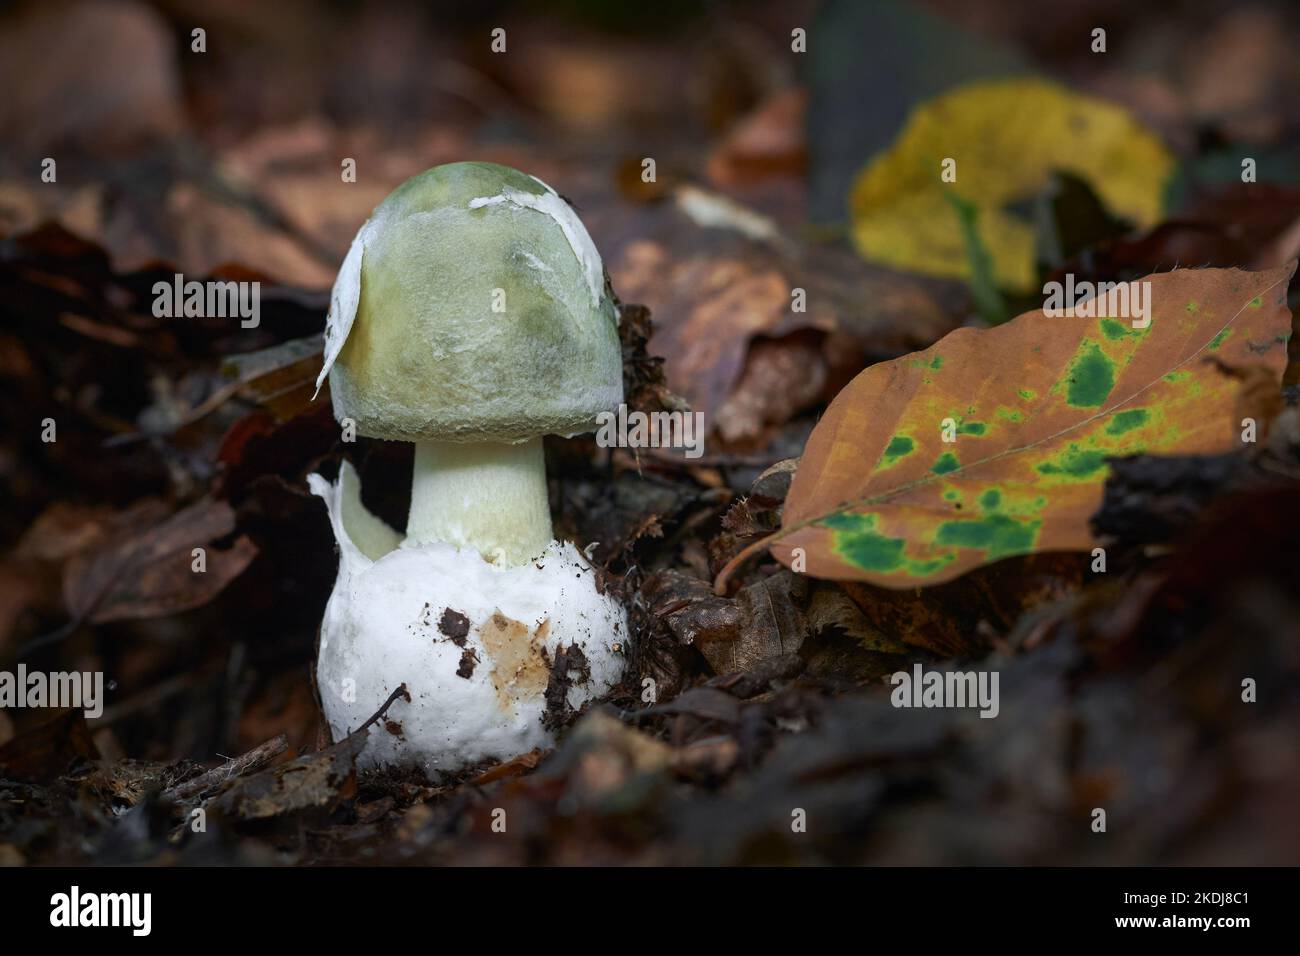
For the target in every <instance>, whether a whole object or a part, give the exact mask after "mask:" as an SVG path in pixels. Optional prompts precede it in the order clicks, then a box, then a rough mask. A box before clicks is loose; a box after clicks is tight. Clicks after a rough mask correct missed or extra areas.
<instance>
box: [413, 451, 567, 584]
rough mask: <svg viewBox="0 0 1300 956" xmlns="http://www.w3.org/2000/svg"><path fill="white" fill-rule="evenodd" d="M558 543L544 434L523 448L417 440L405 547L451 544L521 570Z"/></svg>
mask: <svg viewBox="0 0 1300 956" xmlns="http://www.w3.org/2000/svg"><path fill="white" fill-rule="evenodd" d="M551 540H552V533H551V507H550V502H549V500H548V498H547V494H546V458H545V456H544V455H543V453H542V439H541V437H540V436H539V437H537V438H530V439H529V440H528V441H525V442H520V443H519V444H517V445H509V444H505V443H502V442H463V443H462V442H446V441H422V442H416V444H415V470H414V475H413V477H412V481H411V514H410V517H409V519H408V520H407V524H406V540H405V541H404V542H403V544H404V545H415V546H418V545H422V544H431V543H433V542H435V541H443V542H446V543H448V544H452V545H455V546H456V547H458V548H466V547H472V548H474V549H476V550H477V551H478V552H479V553H480V554H482V555H483V557H484V558H486V559H487V560H489V561H493V562H495V563H498V564H503V565H505V566H508V567H516V566H518V565H521V564H525V563H527V562H528V561H529V560H531V559H532V558H535V557H537V556H538V555H539V554H541V553H542V552H543V551H545V550H546V548H547V546H548V545H550V543H551Z"/></svg>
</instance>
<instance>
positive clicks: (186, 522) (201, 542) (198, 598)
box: [63, 499, 257, 624]
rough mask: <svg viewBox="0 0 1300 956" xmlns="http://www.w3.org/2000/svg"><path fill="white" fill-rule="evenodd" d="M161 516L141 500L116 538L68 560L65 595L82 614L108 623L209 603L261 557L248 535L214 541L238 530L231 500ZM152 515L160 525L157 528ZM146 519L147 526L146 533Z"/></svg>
mask: <svg viewBox="0 0 1300 956" xmlns="http://www.w3.org/2000/svg"><path fill="white" fill-rule="evenodd" d="M159 517H160V516H159V515H158V509H157V507H155V503H153V502H145V503H143V504H142V505H138V506H136V507H135V508H132V509H131V510H130V511H128V512H126V513H124V515H123V521H122V523H121V524H122V527H121V530H120V531H119V532H118V535H117V536H116V538H115V539H114V540H113V541H112V542H110V543H109V544H108V545H107V546H105V547H104V548H101V549H99V550H97V551H95V552H92V553H90V554H86V555H77V556H76V557H75V558H73V559H72V560H71V561H69V562H68V565H67V567H66V569H65V570H64V578H63V596H64V602H65V603H66V604H67V606H68V613H69V614H70V615H72V617H73V618H74V619H77V620H86V621H89V622H91V623H94V624H102V623H104V622H106V621H117V620H123V619H127V618H140V617H158V616H161V615H165V614H175V613H177V612H179V611H187V610H190V609H191V608H196V607H201V606H202V605H204V604H206V603H207V602H208V601H210V600H212V599H213V598H214V597H216V596H217V594H219V593H220V592H221V590H222V589H223V588H224V587H225V586H226V585H227V584H229V583H230V582H231V581H233V580H234V579H235V578H237V577H238V576H239V575H240V574H241V573H243V571H244V569H245V568H246V567H248V565H249V563H250V562H251V561H252V560H253V558H254V557H255V556H256V555H257V547H256V545H254V544H253V542H252V541H251V540H250V539H249V538H248V537H246V536H243V535H241V536H240V537H238V538H237V539H235V542H234V544H233V545H231V546H230V547H229V548H226V549H218V548H215V547H213V546H212V543H213V542H214V541H216V540H218V539H220V538H223V537H225V536H226V535H229V534H230V533H231V532H232V531H234V528H235V514H234V511H233V510H231V507H230V505H228V504H226V503H225V502H224V501H212V500H210V499H205V500H203V501H199V502H197V503H195V504H193V505H191V506H190V507H188V508H185V509H183V510H181V511H179V512H177V513H176V514H174V515H172V516H171V517H170V518H167V519H166V520H161V521H159V520H158V519H159ZM151 520H152V521H153V522H157V523H153V524H152V526H149V524H150V521H151ZM141 524H143V525H145V526H146V527H147V530H145V531H143V532H141V531H139V530H138V525H141ZM133 525H135V526H133ZM195 548H204V549H205V552H206V553H205V557H204V561H205V563H206V570H204V571H201V572H200V571H195V570H194V560H195V558H194V555H193V550H194V549H195Z"/></svg>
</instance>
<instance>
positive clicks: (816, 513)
mask: <svg viewBox="0 0 1300 956" xmlns="http://www.w3.org/2000/svg"><path fill="white" fill-rule="evenodd" d="M1294 270H1295V264H1294V263H1292V264H1291V265H1290V266H1288V267H1286V268H1283V269H1277V270H1273V271H1271V272H1255V273H1251V272H1242V271H1239V270H1235V269H1233V270H1217V269H1214V270H1211V269H1207V270H1200V271H1193V270H1180V271H1177V272H1173V273H1167V274H1164V275H1156V276H1151V277H1149V278H1148V279H1146V280H1143V281H1144V282H1147V283H1149V285H1148V300H1147V301H1148V303H1149V305H1150V312H1149V315H1150V322H1149V325H1147V327H1145V328H1135V327H1134V324H1133V322H1131V321H1128V320H1125V321H1121V320H1119V319H1115V318H1109V317H1103V318H1095V317H1093V318H1081V317H1076V318H1066V317H1060V318H1057V317H1052V316H1049V315H1046V314H1044V313H1043V312H1042V311H1041V310H1040V311H1038V312H1029V313H1025V314H1024V315H1022V316H1020V317H1019V318H1017V319H1015V320H1014V321H1012V322H1009V323H1007V324H1006V325H1003V326H999V327H997V328H993V329H973V328H965V329H958V330H957V331H955V332H953V333H951V334H950V335H948V336H946V337H945V338H943V339H942V340H940V341H939V342H938V343H936V344H935V345H933V346H931V347H930V348H928V349H926V350H925V351H923V352H917V353H915V354H913V355H908V356H904V357H902V358H898V359H895V360H893V361H891V362H885V363H881V364H879V365H875V366H872V367H871V368H869V369H867V370H866V371H865V372H863V373H862V374H861V375H859V376H858V377H857V378H856V379H854V381H853V382H852V383H850V384H849V386H848V387H847V388H845V389H844V390H843V391H842V392H841V393H840V394H839V396H838V397H837V398H836V399H835V401H834V402H833V403H832V404H831V406H830V408H829V409H828V410H827V412H826V415H825V417H824V418H823V419H822V420H821V422H820V423H819V424H818V426H817V428H816V429H815V430H814V431H813V434H812V436H811V437H810V438H809V441H808V447H807V449H806V451H805V453H804V456H803V458H802V460H801V462H800V465H799V471H798V473H797V474H796V476H795V480H794V484H793V485H792V487H791V489H790V494H789V497H788V498H787V500H786V505H785V512H784V515H783V531H782V532H781V537H780V538H779V539H777V540H775V541H774V542H773V543H772V550H773V553H774V554H775V555H776V556H777V558H779V559H780V560H781V561H782V562H783V563H785V564H786V565H790V564H791V562H792V560H794V558H793V557H792V555H793V554H794V549H796V548H799V549H802V552H801V553H800V557H801V558H806V563H807V566H806V570H807V572H808V573H810V574H812V575H814V576H817V577H825V578H834V579H842V580H859V581H868V582H871V583H873V584H878V585H883V586H886V587H893V588H906V587H916V586H919V585H926V584H935V583H938V582H941V581H947V580H950V579H952V578H955V577H957V576H958V575H960V574H962V573H964V572H966V571H968V570H970V569H971V568H974V567H976V566H978V565H982V564H986V563H989V562H992V561H996V560H998V559H999V558H1004V557H1008V556H1010V555H1016V554H1028V553H1031V552H1038V551H1071V550H1080V549H1086V548H1088V547H1090V546H1091V541H1092V539H1091V536H1090V534H1089V531H1088V519H1089V517H1090V516H1091V515H1092V514H1093V513H1094V512H1095V511H1096V510H1097V506H1098V504H1099V503H1100V501H1101V494H1102V486H1103V482H1104V480H1105V478H1106V475H1107V473H1108V471H1109V468H1108V466H1107V464H1106V459H1107V458H1109V457H1111V456H1121V455H1131V454H1139V453H1151V454H1188V455H1191V454H1214V453H1217V452H1223V451H1229V450H1231V449H1233V448H1240V447H1241V427H1240V423H1239V422H1237V421H1235V420H1234V416H1233V412H1234V408H1235V407H1236V401H1237V398H1238V393H1239V391H1240V389H1241V387H1242V384H1241V381H1240V380H1239V379H1238V378H1234V377H1232V376H1230V375H1225V374H1223V372H1222V371H1221V370H1220V368H1219V364H1220V363H1222V364H1223V365H1226V366H1232V367H1237V366H1246V365H1254V366H1263V367H1266V368H1268V369H1269V370H1270V372H1271V373H1272V375H1273V376H1274V380H1275V381H1278V380H1280V378H1281V375H1282V371H1283V369H1284V368H1285V366H1286V343H1287V339H1288V338H1289V336H1290V331H1291V316H1290V313H1289V312H1288V311H1287V308H1286V287H1287V282H1288V280H1289V279H1290V277H1291V275H1292V273H1293V272H1294ZM1102 305H1103V304H1102V303H1098V308H1099V309H1100V308H1101V307H1102ZM945 426H946V427H945ZM945 433H947V437H949V438H951V439H952V441H945V440H944V439H945Z"/></svg>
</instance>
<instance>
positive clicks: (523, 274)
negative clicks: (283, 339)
mask: <svg viewBox="0 0 1300 956" xmlns="http://www.w3.org/2000/svg"><path fill="white" fill-rule="evenodd" d="M326 372H328V374H329V380H330V390H331V394H332V397H333V402H334V414H335V417H336V418H338V419H339V421H340V422H341V421H343V420H344V419H345V418H350V419H352V420H353V421H355V422H356V430H357V432H358V433H360V434H362V435H367V436H370V437H373V438H386V439H393V440H399V441H427V440H438V441H461V442H480V441H497V442H519V441H523V440H525V439H528V438H533V437H536V436H538V435H546V434H560V435H573V434H578V433H580V432H584V431H590V430H592V429H593V428H594V427H595V418H596V415H597V414H598V413H599V412H602V411H606V410H610V409H613V408H614V407H616V406H617V405H618V404H619V402H621V401H622V399H623V378H622V359H621V352H620V347H619V338H618V315H617V311H616V309H615V307H614V304H613V302H612V301H611V299H610V297H609V295H608V293H607V292H606V288H605V281H604V267H603V266H602V264H601V261H600V255H599V253H597V251H596V248H595V246H594V245H593V244H592V241H591V237H590V236H589V235H588V234H587V230H586V229H585V228H584V227H583V225H582V223H581V221H579V219H578V217H577V215H576V214H575V213H574V212H573V210H572V208H570V206H569V205H568V203H566V202H565V201H564V200H563V199H562V198H561V197H560V196H558V195H557V194H556V192H555V191H554V190H553V189H551V188H550V187H549V186H547V185H546V184H545V183H543V182H541V181H540V180H538V179H536V178H534V177H532V176H528V175H526V174H524V173H521V172H519V171H518V170H515V169H511V168H509V167H507V166H498V165H496V164H494V163H450V164H448V165H445V166H436V167H434V168H433V169H430V170H427V171H425V172H423V173H420V174H419V175H417V176H413V177H411V178H410V179H408V180H407V181H406V182H404V183H403V184H402V185H400V186H398V187H397V189H395V190H393V192H392V193H390V194H389V196H388V198H386V199H385V200H384V201H383V202H382V203H380V204H379V206H378V207H377V208H376V209H375V211H374V213H373V215H372V216H371V218H370V220H369V221H368V222H367V223H366V224H365V226H363V227H362V229H361V231H360V232H359V233H358V234H357V238H356V240H355V241H354V242H353V245H352V250H351V251H350V252H349V253H348V258H347V260H345V261H344V264H343V268H342V269H341V270H340V272H339V277H338V280H337V282H336V283H335V287H334V294H333V306H332V308H331V310H330V319H329V324H328V326H327V329H326V364H325V368H324V369H323V370H322V372H321V379H322V380H323V379H324V376H325V374H326Z"/></svg>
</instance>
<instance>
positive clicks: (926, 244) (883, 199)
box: [850, 79, 1174, 292]
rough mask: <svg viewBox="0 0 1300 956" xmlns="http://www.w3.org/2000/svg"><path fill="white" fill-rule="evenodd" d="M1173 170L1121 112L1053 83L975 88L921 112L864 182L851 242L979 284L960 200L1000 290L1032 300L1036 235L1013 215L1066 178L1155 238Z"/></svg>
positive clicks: (903, 264) (875, 256)
mask: <svg viewBox="0 0 1300 956" xmlns="http://www.w3.org/2000/svg"><path fill="white" fill-rule="evenodd" d="M946 159H952V160H955V161H956V166H955V173H956V181H955V182H944V181H943V179H942V177H941V174H942V172H943V163H944V160H946ZM1173 167H1174V160H1173V157H1172V156H1171V155H1170V154H1169V152H1168V150H1166V149H1165V147H1164V146H1163V145H1162V144H1161V143H1160V141H1159V140H1158V139H1157V138H1156V137H1155V136H1154V135H1153V134H1151V133H1150V132H1148V131H1146V130H1145V129H1143V128H1142V126H1140V125H1139V124H1138V123H1137V121H1136V120H1134V119H1133V117H1132V116H1130V115H1129V114H1128V113H1127V112H1126V111H1125V110H1123V109H1122V108H1120V107H1118V106H1115V105H1114V104H1111V103H1107V102H1105V101H1103V100H1099V99H1095V98H1093V97H1090V96H1082V95H1080V94H1077V93H1072V92H1070V91H1069V90H1067V89H1064V88H1063V87H1060V86H1057V85H1056V84H1053V83H1048V82H1045V81H1043V80H1025V79H1015V80H998V81H990V82H981V83H974V84H970V85H968V86H963V87H959V88H958V89H956V90H953V91H951V92H949V93H945V94H944V95H942V96H940V97H937V98H935V99H933V100H931V101H929V102H928V103H925V104H923V105H922V106H920V107H918V108H917V109H916V110H915V111H913V113H912V115H911V117H910V118H909V119H908V122H907V125H906V126H905V127H904V128H903V131H902V132H901V133H900V134H899V136H898V138H897V139H896V140H895V141H894V144H893V146H892V147H891V148H890V149H889V150H887V151H886V152H884V153H882V154H880V155H878V156H877V157H876V158H875V159H873V160H872V161H871V162H870V163H869V164H868V165H867V166H866V168H865V169H863V171H862V172H861V173H859V174H858V178H857V181H856V182H855V183H854V186H853V191H852V195H851V198H850V209H851V215H852V220H853V238H854V241H855V242H856V244H857V247H858V251H859V252H860V253H861V254H862V255H863V256H864V257H865V258H867V259H871V260H873V261H876V262H880V263H883V264H885V265H889V266H893V267H895V268H900V269H905V270H909V271H915V272H924V273H927V274H930V275H938V276H946V277H952V278H969V276H970V265H969V261H968V258H967V252H966V247H965V245H964V243H963V239H962V231H961V224H960V221H959V218H958V214H957V212H956V209H955V206H954V204H953V203H952V202H951V201H950V195H949V194H948V193H949V191H951V192H955V194H956V195H957V196H959V197H960V198H962V199H964V200H966V201H967V202H969V203H972V204H973V205H974V206H975V208H976V210H977V214H978V218H977V220H976V226H975V227H976V230H977V232H978V235H979V238H980V241H981V242H982V243H983V245H984V247H985V248H986V249H987V250H988V252H989V254H990V256H991V257H992V260H993V266H994V273H995V278H996V280H997V282H998V284H999V285H1000V286H1002V287H1004V288H1009V289H1013V290H1016V291H1019V292H1024V291H1028V290H1029V289H1030V288H1032V286H1033V284H1034V279H1035V273H1034V227H1033V223H1032V222H1030V220H1029V219H1027V218H1025V217H1024V216H1021V215H1016V214H1015V213H1013V212H1011V211H1009V210H1008V208H1007V207H1008V206H1010V205H1013V204H1015V203H1017V202H1020V201H1023V200H1027V199H1030V198H1031V197H1033V196H1034V195H1036V194H1038V193H1039V192H1040V191H1041V190H1042V189H1043V188H1044V187H1045V186H1046V184H1047V182H1048V177H1049V176H1050V175H1051V173H1052V172H1053V171H1061V172H1067V173H1071V174H1073V175H1075V176H1077V177H1079V178H1081V179H1083V180H1085V181H1086V182H1087V183H1088V184H1089V186H1090V187H1091V188H1092V190H1093V192H1094V193H1096V195H1097V197H1098V198H1099V199H1100V200H1101V201H1102V202H1103V203H1104V204H1105V205H1106V207H1107V208H1108V209H1109V210H1110V212H1111V213H1112V214H1113V215H1116V216H1120V217H1123V218H1125V219H1128V220H1131V221H1132V222H1134V223H1135V224H1136V225H1138V226H1151V225H1154V224H1155V223H1156V222H1157V221H1158V219H1159V217H1160V207H1161V197H1162V193H1163V189H1164V185H1165V182H1166V181H1167V180H1168V178H1169V176H1170V174H1171V173H1172V171H1173Z"/></svg>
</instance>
